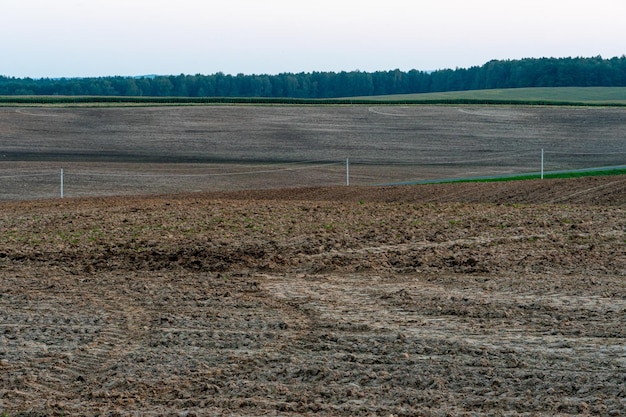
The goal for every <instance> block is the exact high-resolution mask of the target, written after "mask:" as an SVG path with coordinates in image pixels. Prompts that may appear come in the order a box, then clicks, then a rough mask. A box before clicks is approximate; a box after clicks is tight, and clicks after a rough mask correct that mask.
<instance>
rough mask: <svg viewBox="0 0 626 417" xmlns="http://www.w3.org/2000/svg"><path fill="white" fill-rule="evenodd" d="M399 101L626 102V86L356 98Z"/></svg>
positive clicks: (454, 92)
mask: <svg viewBox="0 0 626 417" xmlns="http://www.w3.org/2000/svg"><path fill="white" fill-rule="evenodd" d="M365 98H369V99H378V100H380V101H383V102H384V101H398V100H433V101H435V100H478V101H479V100H485V101H511V102H528V103H531V102H532V103H535V104H550V103H559V102H560V103H581V104H624V105H626V87H535V88H505V89H494V90H471V91H447V92H441V93H423V94H400V95H390V96H377V97H357V98H356V99H365Z"/></svg>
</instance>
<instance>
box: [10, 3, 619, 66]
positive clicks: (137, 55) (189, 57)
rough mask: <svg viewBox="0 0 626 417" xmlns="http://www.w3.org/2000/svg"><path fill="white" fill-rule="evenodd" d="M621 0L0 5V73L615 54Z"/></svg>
mask: <svg viewBox="0 0 626 417" xmlns="http://www.w3.org/2000/svg"><path fill="white" fill-rule="evenodd" d="M625 16H626V1H625V0H594V1H572V0H524V1H516V2H508V1H503V0H384V1H369V0H316V1H310V2H308V1H307V2H304V1H299V0H287V1H278V0H265V1H263V0H223V1H219V2H218V1H212V0H177V1H166V0H145V1H144V0H0V75H6V76H14V77H20V78H21V77H33V78H40V77H86V76H106V75H145V74H181V73H185V74H197V73H200V74H213V73H216V72H219V71H222V72H224V73H227V74H237V73H244V74H277V73H281V72H312V71H342V70H345V71H351V70H357V69H358V70H361V71H378V70H391V69H396V68H399V69H401V70H405V71H406V70H410V69H418V70H435V69H441V68H455V67H470V66H475V65H482V64H484V63H486V62H487V61H489V60H491V59H519V58H527V57H532V58H540V57H566V56H574V57H576V56H583V57H589V56H597V55H601V56H602V57H604V58H611V57H614V56H622V55H624V54H626V24H624V18H625Z"/></svg>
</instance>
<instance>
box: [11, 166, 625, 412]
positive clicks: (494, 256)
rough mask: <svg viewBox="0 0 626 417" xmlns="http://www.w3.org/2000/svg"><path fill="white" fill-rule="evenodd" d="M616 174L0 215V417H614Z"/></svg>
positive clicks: (127, 201) (621, 259)
mask: <svg viewBox="0 0 626 417" xmlns="http://www.w3.org/2000/svg"><path fill="white" fill-rule="evenodd" d="M625 196H626V178H625V177H603V178H588V179H583V180H561V181H547V180H546V181H529V182H516V183H492V184H447V185H427V186H416V187H387V188H382V187H378V188H377V187H371V188H368V187H362V188H361V187H354V188H353V187H349V188H348V187H341V188H339V187H337V188H303V189H291V190H271V191H245V192H235V193H210V194H187V195H169V196H156V197H145V198H141V197H134V198H122V197H117V198H85V199H69V200H47V201H32V202H20V203H18V202H10V203H2V204H0V236H1V239H2V242H3V243H2V246H1V247H0V413H3V412H4V413H8V414H9V415H11V416H13V415H23V416H41V415H65V416H68V415H179V416H192V415H198V416H203V415H233V416H244V415H314V414H322V415H331V416H352V415H366V416H378V415H380V416H389V415H394V416H415V415H545V416H548V415H550V416H553V415H572V414H602V415H623V413H624V410H625V409H626V402H625V401H624V398H626V349H625V348H624V346H626V330H625V327H624V322H626V281H625V277H626V250H625V247H626V212H625V211H626V210H625V208H624V207H625V206H626V197H625Z"/></svg>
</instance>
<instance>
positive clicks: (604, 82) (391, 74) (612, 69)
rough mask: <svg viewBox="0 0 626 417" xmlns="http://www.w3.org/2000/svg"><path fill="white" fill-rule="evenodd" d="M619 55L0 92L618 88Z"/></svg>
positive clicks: (623, 65)
mask: <svg viewBox="0 0 626 417" xmlns="http://www.w3.org/2000/svg"><path fill="white" fill-rule="evenodd" d="M624 86H626V56H624V55H622V56H621V57H619V58H618V57H615V58H611V59H603V58H602V57H599V56H598V57H592V58H582V57H578V58H526V59H521V60H493V61H490V62H487V63H486V64H484V65H482V66H475V67H470V68H456V69H444V70H438V71H432V72H427V71H418V70H411V71H400V70H397V69H396V70H391V71H377V72H362V71H350V72H345V71H342V72H307V73H304V72H302V73H296V74H294V73H282V74H277V75H244V74H238V75H228V74H223V73H216V74H212V75H201V74H196V75H185V74H181V75H171V76H143V77H120V76H111V77H95V78H61V79H57V78H42V79H31V78H14V77H6V76H0V95H3V96H55V95H59V96H127V97H270V98H285V97H286V98H303V99H320V98H339V97H362V96H377V95H391V94H415V93H433V92H444V91H465V90H484V89H496V88H521V87H624Z"/></svg>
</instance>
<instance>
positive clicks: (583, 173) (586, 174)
mask: <svg viewBox="0 0 626 417" xmlns="http://www.w3.org/2000/svg"><path fill="white" fill-rule="evenodd" d="M611 175H626V169H621V168H620V169H606V170H603V169H600V170H588V171H587V170H583V171H572V172H559V173H545V174H544V176H543V178H544V179H565V178H582V177H600V176H611ZM540 178H541V175H540V174H524V175H513V176H506V177H493V178H475V179H467V180H465V179H461V180H450V181H441V183H442V184H444V183H451V182H500V181H523V180H536V179H540Z"/></svg>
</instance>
